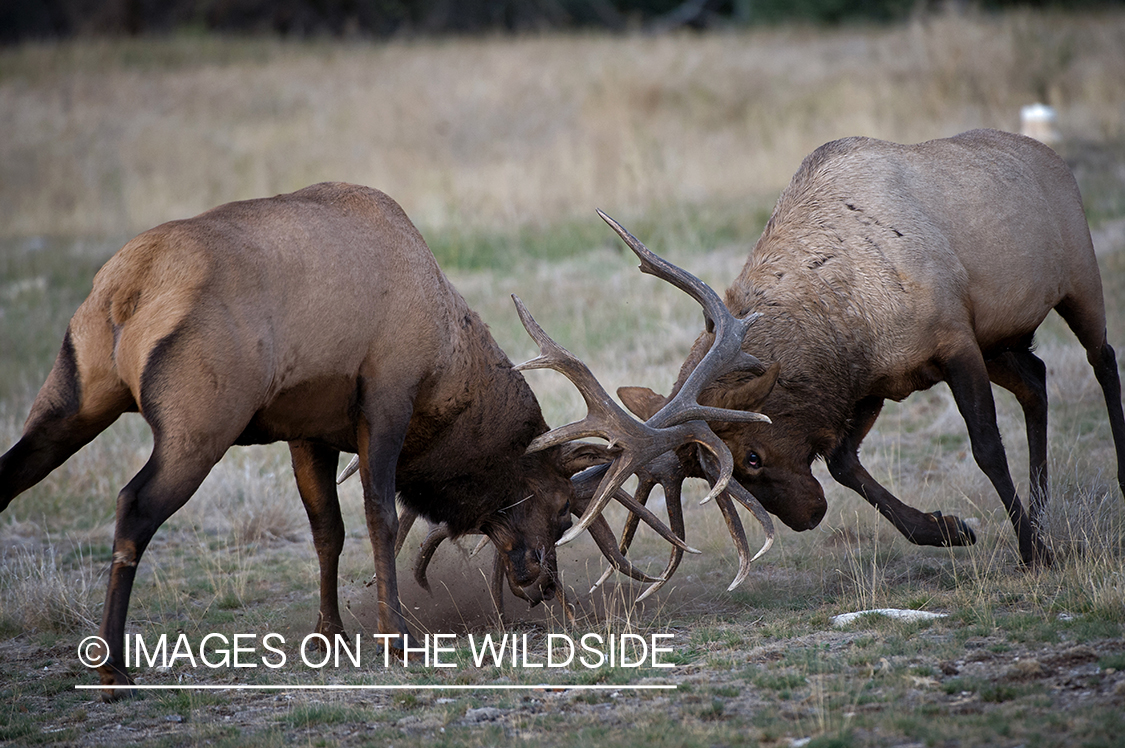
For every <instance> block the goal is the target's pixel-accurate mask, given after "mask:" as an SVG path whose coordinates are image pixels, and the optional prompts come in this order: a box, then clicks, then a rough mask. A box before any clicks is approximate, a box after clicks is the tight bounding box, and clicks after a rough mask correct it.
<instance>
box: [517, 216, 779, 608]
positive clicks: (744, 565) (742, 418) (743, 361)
mask: <svg viewBox="0 0 1125 748" xmlns="http://www.w3.org/2000/svg"><path fill="white" fill-rule="evenodd" d="M598 215H600V216H601V217H602V219H603V220H604V221H605V222H606V223H608V224H609V225H610V227H611V228H612V229H613V230H614V231H616V232H617V234H618V235H619V236H620V237H621V238H622V239H623V240H624V241H625V243H626V244H627V245H628V246H629V248H630V249H631V250H632V251H633V253H634V254H636V255H637V257H638V259H639V260H640V269H641V272H643V273H647V274H649V275H654V276H656V277H658V278H661V279H662V280H665V281H667V282H668V283H671V284H672V285H674V286H676V287H677V288H679V289H680V290H682V291H684V292H685V293H687V294H688V295H689V296H691V297H692V298H693V299H695V300H696V301H697V302H698V303H699V305H700V306H701V307H702V308H703V315H704V320H705V323H706V328H707V330H708V331H709V332H712V333H714V336H715V338H714V342H713V343H712V345H711V348H710V349H709V350H708V352H707V354H706V355H705V356H704V357H703V359H702V360H701V361H700V362H699V364H698V365H697V366H696V367H695V369H694V371H692V373H691V375H690V376H689V377H688V378H687V380H686V381H685V382H684V384H683V386H682V387H681V388H680V390H679V392H677V393H676V394H675V396H674V397H673V398H672V399H670V400H669V401H668V402H667V403H666V404H665V405H664V406H663V407H662V408H660V410H659V411H657V412H656V413H655V414H654V415H653V416H652V417H651V418H649V419H648V420H647V421H645V422H644V423H641V422H639V421H637V420H636V419H634V418H633V417H632V416H630V415H629V414H628V413H626V412H625V411H624V410H623V409H622V408H621V407H620V406H618V405H617V403H616V402H614V400H613V399H612V398H610V396H609V395H608V394H607V393H606V392H605V390H604V389H603V388H602V386H601V384H600V383H598V381H597V379H595V378H594V375H593V374H592V373H591V372H590V370H589V369H588V368H587V367H586V365H585V364H583V363H582V362H581V361H579V360H578V359H577V358H575V357H574V356H572V355H571V354H570V353H569V352H568V351H567V350H566V349H565V348H563V347H562V346H560V345H558V344H557V343H555V341H553V340H552V339H551V338H550V337H549V336H548V335H547V334H546V333H545V332H544V331H543V329H542V328H541V327H540V326H539V325H538V324H537V323H536V322H535V320H534V319H533V318H532V317H531V314H530V313H529V312H528V311H527V309H526V307H524V305H523V303H522V302H521V301H520V300H519V299H518V298H516V297H514V296H513V297H512V298H513V299H514V301H515V304H516V310H517V312H518V313H519V316H520V320H521V321H522V322H523V325H524V328H525V329H526V330H527V332H528V334H529V335H530V336H531V337H532V339H533V340H535V342H536V343H537V344H538V345H539V351H540V355H539V356H537V357H536V358H533V359H531V360H530V361H527V362H525V363H523V364H520V365H519V366H517V367H516V368H517V369H520V370H526V369H542V368H550V369H555V370H556V371H559V372H560V373H562V374H563V375H564V376H566V377H567V378H568V379H570V381H571V382H572V383H573V384H574V385H575V387H577V388H578V391H579V393H580V394H581V395H582V398H583V400H585V402H586V407H587V411H588V413H587V415H586V417H585V418H583V419H582V420H580V421H577V422H575V423H571V424H568V425H566V426H562V427H560V428H557V429H554V430H552V431H549V432H547V433H546V434H543V435H542V436H540V437H538V438H537V439H535V440H534V441H533V442H532V443H531V446H530V447H528V451H529V452H531V451H536V450H539V449H545V448H547V447H549V446H552V445H555V444H561V443H564V442H567V441H571V440H574V439H581V438H584V437H591V436H596V437H601V438H602V439H605V440H606V441H607V442H609V444H610V447H611V448H612V449H614V450H615V451H616V452H617V456H616V457H615V458H614V460H613V462H612V463H611V464H610V465H609V467H608V469H606V470H605V472H604V476H603V477H602V479H601V482H600V484H599V485H598V489H597V492H596V493H595V495H594V498H593V499H592V500H591V502H590V505H589V507H588V508H587V509H586V511H585V512H583V514H582V517H581V519H580V520H579V521H578V522H577V523H576V524H575V525H574V526H572V527H571V529H570V530H569V531H568V532H567V533H566V534H565V535H563V537H562V538H560V539H559V541H558V544H559V545H561V544H563V543H566V542H569V541H571V540H573V539H574V538H575V537H577V536H578V535H579V534H580V533H582V532H583V531H584V530H586V529H587V528H589V527H590V526H591V525H592V524H593V523H594V522H595V521H596V520H597V519H598V518H599V517H600V515H601V513H602V511H603V510H604V509H605V507H606V506H607V505H608V503H609V502H610V501H611V500H612V499H614V498H615V497H616V496H618V495H619V489H620V488H621V486H622V484H623V483H624V482H625V481H626V480H627V479H628V478H629V476H630V475H634V474H637V475H639V476H641V480H642V487H644V486H646V485H647V486H648V488H649V489H651V487H652V486H653V485H654V484H655V482H658V481H659V479H658V478H649V477H645V476H643V475H641V474H642V472H643V471H644V469H645V466H646V465H649V464H650V463H653V461H654V460H656V459H657V458H659V457H660V456H661V455H664V454H666V453H669V452H672V451H674V450H676V449H677V448H679V447H681V446H683V445H686V444H689V443H695V444H697V445H699V446H700V447H701V448H702V450H701V451H702V452H705V453H707V454H706V457H705V458H703V459H701V462H703V463H704V466H705V471H706V473H707V478H708V482H709V483H711V492H710V493H709V494H708V495H707V497H706V498H705V499H704V500H703V503H706V502H707V501H710V500H711V499H716V498H717V499H718V504H719V507H720V509H721V510H722V512H723V515H724V517H725V518H726V519H727V524H728V527H729V529H730V532H731V535H732V537H733V538H734V540H735V544H736V546H737V547H738V549H739V556H740V569H739V575H738V576H737V577H736V579H735V584H738V583H739V582H741V581H742V579H744V578H745V576H746V572H747V570H748V566H749V563H750V561H752V560H753V559H755V558H758V556H760V555H761V554H762V553H764V552H765V551H766V550H767V549H768V548H769V547H770V546H771V545H772V544H773V537H774V530H773V522H772V521H771V520H770V517H769V515H768V514H767V513H766V510H765V509H764V508H763V507H762V505H761V504H760V503H758V501H757V500H756V499H755V498H754V497H753V496H752V495H751V494H750V493H749V492H748V491H746V489H744V488H743V487H742V486H740V485H739V484H738V483H737V482H734V481H732V476H733V471H734V459H733V457H732V456H731V453H730V449H729V448H728V447H727V446H726V444H725V443H724V442H723V441H722V439H720V438H719V437H718V436H717V435H716V434H715V433H714V432H713V431H712V430H711V428H710V427H709V426H708V425H707V421H725V422H749V421H760V422H767V423H768V422H769V418H768V417H766V416H765V415H762V414H761V413H753V412H749V411H741V410H728V409H724V408H712V407H708V406H705V405H700V404H699V396H700V394H701V393H702V392H703V391H704V389H706V388H707V387H708V386H710V385H711V384H712V383H713V382H715V381H716V380H717V379H719V378H720V377H723V376H725V375H727V374H731V373H734V372H750V373H756V374H761V373H764V372H765V370H766V367H765V366H764V365H763V364H762V363H761V362H760V361H759V360H758V359H756V358H755V357H753V356H751V355H750V354H748V353H746V352H744V351H743V350H742V340H743V338H744V337H745V335H746V331H747V329H748V328H749V326H750V325H751V324H752V323H753V321H754V319H756V317H757V315H751V316H749V317H747V318H745V319H738V318H737V317H735V316H734V315H732V314H731V313H730V311H729V310H728V309H727V308H726V305H725V304H723V302H722V300H721V299H720V298H719V297H718V295H717V294H716V293H715V292H714V290H712V289H711V287H710V286H708V285H707V284H706V283H704V282H703V281H701V280H699V279H698V278H696V277H695V276H694V275H692V274H691V273H688V272H687V271H685V270H683V269H681V268H678V267H676V266H675V265H673V264H671V263H670V262H667V261H666V260H664V259H662V258H660V257H658V256H657V255H655V254H654V253H652V252H651V251H650V250H649V249H648V248H647V247H645V246H644V244H642V243H641V242H640V241H639V240H637V239H636V237H634V236H633V235H632V234H630V233H629V232H628V231H626V230H625V229H624V228H623V227H622V226H621V225H620V224H619V223H617V221H615V220H613V219H612V218H610V217H609V216H607V215H606V214H605V213H603V212H601V211H600V210H599V211H598ZM701 457H702V455H701ZM681 480H682V478H681ZM659 482H664V481H659ZM638 493H639V492H638ZM645 498H647V491H646V492H645ZM619 500H620V499H619ZM734 501H738V502H739V503H741V504H743V505H744V506H746V507H747V509H749V510H750V511H751V513H752V514H753V515H754V517H755V519H757V520H758V521H759V522H760V523H761V524H762V527H763V528H764V529H765V531H766V536H767V539H766V543H765V545H764V546H763V548H762V550H760V551H759V552H758V554H756V555H755V556H754V557H753V558H751V557H750V556H749V552H748V547H747V544H746V536H745V532H744V531H743V529H742V525H741V521H740V520H739V519H738V516H737V514H735V513H734ZM634 503H635V504H636V506H637V507H643V500H642V501H637V500H634ZM676 503H677V504H678V502H676ZM677 508H678V506H677ZM631 511H633V510H631ZM645 511H646V512H647V510H645ZM631 520H632V518H631ZM645 520H646V522H647V523H648V524H650V525H652V526H653V527H656V525H655V524H653V522H650V521H649V520H648V518H647V517H646V518H645ZM633 521H635V520H633ZM673 524H676V525H678V526H677V529H678V530H679V532H678V533H671V534H673V536H674V537H677V538H680V537H682V534H683V529H682V528H683V526H682V520H680V521H678V522H677V520H676V519H673ZM661 526H662V525H661ZM628 534H629V535H630V536H631V533H628ZM661 534H662V535H665V537H667V535H666V534H665V533H663V532H662V533H661ZM674 545H677V546H678V545H679V544H676V543H674ZM627 547H628V540H625V542H623V543H622V551H624V549H626V548H627ZM678 563H679V556H678V554H677V553H676V551H673V557H672V559H670V560H669V564H668V568H667V569H666V570H665V573H664V575H663V576H662V577H660V578H658V579H657V582H656V583H655V584H656V586H659V585H660V584H662V583H663V582H664V581H666V580H667V578H668V577H669V576H670V574H671V572H672V571H674V570H675V568H676V566H677V565H678ZM732 586H734V585H732ZM653 591H654V588H650V589H649V590H647V591H646V593H645V594H646V595H647V594H651V592H653Z"/></svg>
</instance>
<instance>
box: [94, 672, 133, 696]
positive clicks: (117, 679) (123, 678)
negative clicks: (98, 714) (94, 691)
mask: <svg viewBox="0 0 1125 748" xmlns="http://www.w3.org/2000/svg"><path fill="white" fill-rule="evenodd" d="M98 673H99V674H100V675H101V679H102V685H103V686H117V687H116V688H107V689H105V690H104V691H102V692H101V693H100V698H101V700H102V701H103V702H104V703H107V704H108V703H110V702H112V701H119V700H121V699H129V698H132V697H134V696H136V695H137V689H135V688H120V686H132V685H133V679H132V678H130V677H129V675H128V673H126V672H125V671H124V670H119V669H117V668H116V667H114V666H113V665H110V664H106V665H102V666H101V667H100V668H98Z"/></svg>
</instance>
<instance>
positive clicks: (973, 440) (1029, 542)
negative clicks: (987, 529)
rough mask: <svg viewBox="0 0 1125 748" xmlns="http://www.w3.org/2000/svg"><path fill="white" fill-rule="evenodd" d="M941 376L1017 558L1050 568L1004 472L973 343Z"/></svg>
mask: <svg viewBox="0 0 1125 748" xmlns="http://www.w3.org/2000/svg"><path fill="white" fill-rule="evenodd" d="M944 374H945V380H946V381H947V382H948V383H949V388H950V390H952V391H953V399H954V401H955V402H956V403H957V409H958V410H959V411H960V413H961V417H962V418H963V419H965V425H966V426H967V427H968V430H969V443H970V444H971V445H972V449H973V459H974V460H976V463H977V465H978V466H979V467H980V469H981V470H982V471H983V472H984V474H985V475H986V476H988V479H989V481H991V482H992V486H993V488H995V489H996V493H997V494H999V496H1000V501H1001V502H1002V503H1003V504H1004V508H1005V509H1006V510H1007V512H1008V518H1009V519H1010V520H1011V522H1012V527H1013V528H1014V529H1015V531H1016V540H1017V542H1018V544H1019V552H1020V558H1021V559H1022V561H1023V563H1024V564H1025V565H1026V566H1029V567H1035V566H1050V564H1051V552H1050V550H1048V548H1047V546H1046V545H1044V543H1043V540H1042V539H1041V538H1040V536H1039V533H1038V531H1037V530H1036V529H1035V527H1034V525H1032V523H1031V517H1030V516H1029V515H1028V513H1027V512H1025V511H1024V509H1023V505H1022V504H1021V503H1020V498H1019V495H1018V494H1017V493H1016V486H1015V483H1014V482H1013V481H1012V474H1011V472H1010V471H1009V470H1008V457H1007V454H1006V453H1005V451H1004V443H1003V441H1002V440H1001V438H1000V429H999V428H998V427H997V425H996V402H995V400H993V398H992V385H991V382H990V380H989V378H988V369H987V367H986V366H985V363H984V358H983V356H982V355H981V352H980V349H979V348H977V347H976V345H975V341H974V342H973V344H972V345H963V346H962V347H961V348H960V349H959V350H956V351H955V352H953V353H952V354H951V355H950V356H949V357H948V358H947V359H946V361H945V364H944Z"/></svg>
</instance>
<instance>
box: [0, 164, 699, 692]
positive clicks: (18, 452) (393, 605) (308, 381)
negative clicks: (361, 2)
mask: <svg viewBox="0 0 1125 748" xmlns="http://www.w3.org/2000/svg"><path fill="white" fill-rule="evenodd" d="M129 411H139V412H140V413H141V414H142V416H143V417H144V418H145V420H146V421H147V423H148V424H149V426H150V428H151V429H152V432H153V438H154V444H153V451H152V455H151V457H150V458H149V460H148V461H147V463H146V464H145V465H144V467H143V468H142V469H141V471H140V472H139V473H138V474H137V475H136V476H135V477H134V478H133V479H132V480H131V481H130V482H129V483H128V485H126V486H125V488H124V489H123V490H122V491H121V492H120V494H119V495H118V497H117V515H116V527H115V533H114V541H113V561H112V565H111V568H110V576H109V583H108V590H107V593H106V604H105V609H104V613H103V618H102V623H101V629H100V634H101V637H102V638H103V639H104V640H105V641H106V642H107V643H108V650H109V651H108V653H103V654H107V655H108V660H107V661H106V662H105V664H104V665H102V666H101V667H100V668H99V671H100V674H101V680H102V683H103V684H104V685H106V686H112V687H124V686H127V685H128V684H130V679H129V676H128V674H127V672H126V670H125V663H124V659H123V648H122V647H123V636H124V627H125V620H126V615H127V611H128V605H129V597H130V592H131V590H132V587H133V581H134V577H135V575H136V571H137V565H138V563H139V562H140V559H141V556H142V554H143V553H144V551H145V548H146V547H147V546H148V544H149V541H150V540H151V539H152V537H153V535H154V533H155V532H156V530H157V528H159V527H160V525H161V524H162V523H163V522H164V521H165V520H166V519H168V517H170V516H171V515H172V514H173V513H174V512H175V511H177V510H178V509H179V508H180V507H181V506H183V505H184V503H185V502H187V500H188V499H189V498H190V497H191V496H192V494H193V493H194V492H195V490H196V489H197V488H198V487H199V485H200V483H201V482H202V481H203V479H204V478H205V477H206V476H207V474H208V472H209V471H210V470H211V468H212V467H213V466H214V465H215V463H216V462H217V461H218V460H219V459H220V458H221V457H222V456H223V454H224V453H225V452H226V451H227V450H228V449H229V448H230V447H231V446H232V445H235V444H261V443H269V442H275V441H286V442H288V443H289V448H290V451H291V455H292V462H293V470H294V473H295V475H296V479H297V487H298V490H299V493H300V495H301V499H302V501H303V503H304V505H305V509H306V511H307V513H308V517H309V522H310V524H311V526H312V531H313V538H314V543H315V546H316V550H317V555H318V559H319V563H320V581H321V599H320V611H319V618H318V622H317V631H318V632H320V633H323V634H326V635H332V634H336V633H342V632H343V624H342V622H341V619H340V614H339V609H338V602H337V579H336V577H337V569H338V559H339V555H340V551H341V547H342V544H343V541H344V527H343V523H342V521H341V517H340V508H339V499H338V496H337V492H336V484H335V471H336V467H337V464H338V460H339V454H340V453H341V452H355V453H357V455H358V456H359V463H358V464H359V473H360V476H361V481H362V485H363V495H364V505H365V512H366V519H367V525H368V530H369V532H370V537H371V542H372V546H373V552H374V559H375V570H376V578H377V593H378V601H379V611H378V619H379V629H380V631H381V632H382V633H385V634H392V635H393V634H398V635H401V636H404V637H405V636H406V635H407V634H408V631H407V626H406V622H405V620H404V619H403V615H402V611H401V609H400V604H399V598H398V592H397V586H396V585H397V581H396V575H395V562H394V553H393V552H394V542H395V535H396V528H397V526H398V519H397V516H396V510H395V497H396V492H397V494H398V497H399V499H400V501H401V502H402V504H403V505H404V506H405V507H407V508H409V509H410V510H412V511H413V512H416V513H418V514H420V515H421V516H424V517H426V518H427V519H429V520H431V521H433V522H436V523H440V524H441V526H443V527H444V528H446V531H447V532H448V533H449V534H450V535H451V536H458V535H462V534H464V533H467V532H473V531H475V532H482V533H484V534H486V535H487V536H488V537H489V538H490V539H491V541H492V543H493V544H494V545H495V546H496V548H497V549H499V551H500V552H501V563H502V566H503V567H504V573H505V575H506V577H507V580H508V583H509V585H510V586H511V588H512V589H513V590H514V591H516V592H517V594H520V595H521V596H523V597H525V598H527V599H529V600H531V601H532V602H535V601H538V600H540V599H542V598H543V597H545V596H548V595H551V594H552V593H553V592H554V590H555V587H556V568H555V566H556V562H555V550H554V544H555V541H556V540H557V539H558V538H559V536H560V535H561V534H562V533H563V532H564V531H565V530H566V528H567V527H569V525H570V502H571V500H572V499H574V488H573V486H572V484H571V480H570V479H571V476H572V475H573V474H574V473H576V472H578V471H580V470H582V469H584V468H585V467H587V466H589V465H591V464H593V463H596V462H598V461H600V460H602V459H604V458H605V456H606V455H607V452H606V450H605V449H604V448H601V447H597V446H596V445H583V444H579V445H577V446H576V445H564V446H554V447H551V448H548V449H543V450H536V451H534V452H532V453H526V450H527V449H528V446H529V445H530V444H531V443H532V442H533V440H535V439H536V438H537V437H540V436H541V435H542V434H544V433H545V432H547V428H548V427H547V424H546V423H545V422H544V420H543V417H542V415H541V413H540V409H539V405H538V402H537V401H536V399H535V396H534V394H533V393H532V391H531V389H530V388H529V387H528V385H527V383H526V381H525V380H524V378H523V376H522V375H521V374H520V373H519V371H517V370H516V368H514V367H513V366H512V364H511V362H510V361H509V360H508V358H507V356H505V354H504V352H503V351H502V350H501V349H500V348H499V346H497V344H496V343H495V341H494V340H493V339H492V336H491V335H490V333H489V332H488V329H487V327H486V326H485V325H484V323H483V322H482V321H481V320H480V318H479V317H478V316H477V315H476V314H475V313H474V312H472V311H471V310H470V309H469V308H468V306H467V305H466V303H465V301H464V299H463V298H462V297H461V296H460V294H458V293H457V291H456V290H455V289H454V288H453V286H452V285H451V284H450V283H449V281H448V280H447V279H446V277H445V275H444V274H443V273H442V272H441V270H440V269H439V268H438V266H437V263H436V262H435V260H434V257H433V255H432V254H431V253H430V251H429V249H428V248H427V246H426V244H425V242H424V241H423V239H422V237H421V235H420V234H419V233H418V231H417V230H416V229H415V228H414V226H413V224H411V222H410V220H409V219H408V218H407V217H406V215H405V213H403V211H402V209H401V208H400V207H399V206H398V205H397V204H396V203H395V202H394V201H393V200H391V199H390V198H389V197H387V196H386V195H384V194H383V193H381V192H378V191H376V190H372V189H368V188H365V187H357V186H354V185H346V184H335V183H326V184H320V185H314V186H312V187H309V188H306V189H304V190H301V191H299V192H295V193H292V194H288V195H280V196H277V197H273V198H266V199H259V200H249V201H245V202H237V203H230V204H227V205H223V206H220V207H218V208H215V209H213V210H210V211H207V212H206V213H203V214H201V215H199V216H196V217H195V218H191V219H187V220H182V221H173V222H171V223H167V224H164V225H161V226H158V227H157V228H154V229H152V230H150V231H147V232H145V233H143V234H141V235H140V236H138V237H136V238H135V239H133V240H132V241H130V242H129V243H128V244H126V245H125V246H124V247H123V248H122V249H121V250H120V251H118V252H117V254H115V255H114V256H113V257H112V258H111V259H110V260H109V261H108V262H107V263H106V264H105V266H104V267H103V268H102V269H101V270H100V271H99V272H98V274H97V275H96V277H95V278H94V287H93V290H92V292H91V293H90V295H89V297H88V298H87V299H86V300H85V301H84V302H83V303H82V305H81V306H80V307H79V308H78V310H77V312H76V313H75V314H74V317H73V318H72V319H71V321H70V324H69V326H68V328H67V332H66V335H65V337H64V339H63V343H62V348H61V350H60V351H59V354H58V357H57V359H56V361H55V364H54V367H53V368H52V370H51V372H50V374H49V375H48V378H47V381H46V383H45V384H44V385H43V387H42V389H41V390H40V391H39V394H38V396H37V397H36V399H35V401H34V403H33V405H32V408H31V414H30V415H29V416H28V419H27V422H26V423H25V426H24V432H23V435H22V437H21V438H20V440H19V441H18V442H17V443H16V444H15V445H14V446H13V447H12V448H11V449H10V450H9V451H8V452H7V453H6V454H4V455H3V457H0V510H3V509H5V508H7V506H8V505H9V503H10V502H11V501H12V499H13V498H15V497H16V496H17V495H19V494H20V493H21V492H23V491H25V490H26V489H28V488H30V487H31V486H33V485H35V484H36V483H38V482H39V481H40V480H42V479H43V478H44V477H45V476H46V475H47V474H48V473H49V472H51V471H52V470H53V469H55V468H56V467H58V466H59V465H60V464H62V463H63V462H64V461H65V460H66V459H67V458H69V457H70V456H71V455H72V454H74V453H75V452H76V451H77V450H78V449H79V448H81V447H82V446H83V445H84V444H86V443H88V442H89V441H90V440H91V439H93V438H94V437H95V436H96V435H97V434H98V433H100V432H101V431H103V430H104V429H105V428H107V427H108V426H109V425H110V424H111V423H113V422H114V421H115V420H116V419H117V418H118V417H119V416H120V415H121V414H122V413H125V412H129ZM616 438H617V435H610V439H611V440H613V439H616ZM623 438H625V437H623ZM657 524H658V525H659V523H657ZM599 525H600V526H599V527H598V528H596V530H597V531H598V532H600V533H601V534H602V535H603V542H602V545H605V544H606V543H605V542H604V541H605V533H609V530H608V525H605V524H604V520H603V521H601V522H600V523H599ZM658 529H662V530H663V532H664V534H665V535H666V536H667V537H669V538H670V539H671V540H672V541H673V542H679V541H678V539H676V538H675V536H673V535H672V533H671V532H670V531H668V530H667V529H666V528H658ZM608 538H612V533H609V535H608ZM609 545H610V546H613V547H614V548H615V547H616V543H609ZM610 556H611V561H614V563H615V565H616V566H618V567H619V568H622V569H623V570H626V571H631V567H630V566H629V565H628V562H627V561H624V560H623V559H621V558H620V556H618V557H617V558H616V559H614V558H613V554H612V553H610ZM400 641H401V640H400ZM110 691H111V692H112V691H113V689H110Z"/></svg>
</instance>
